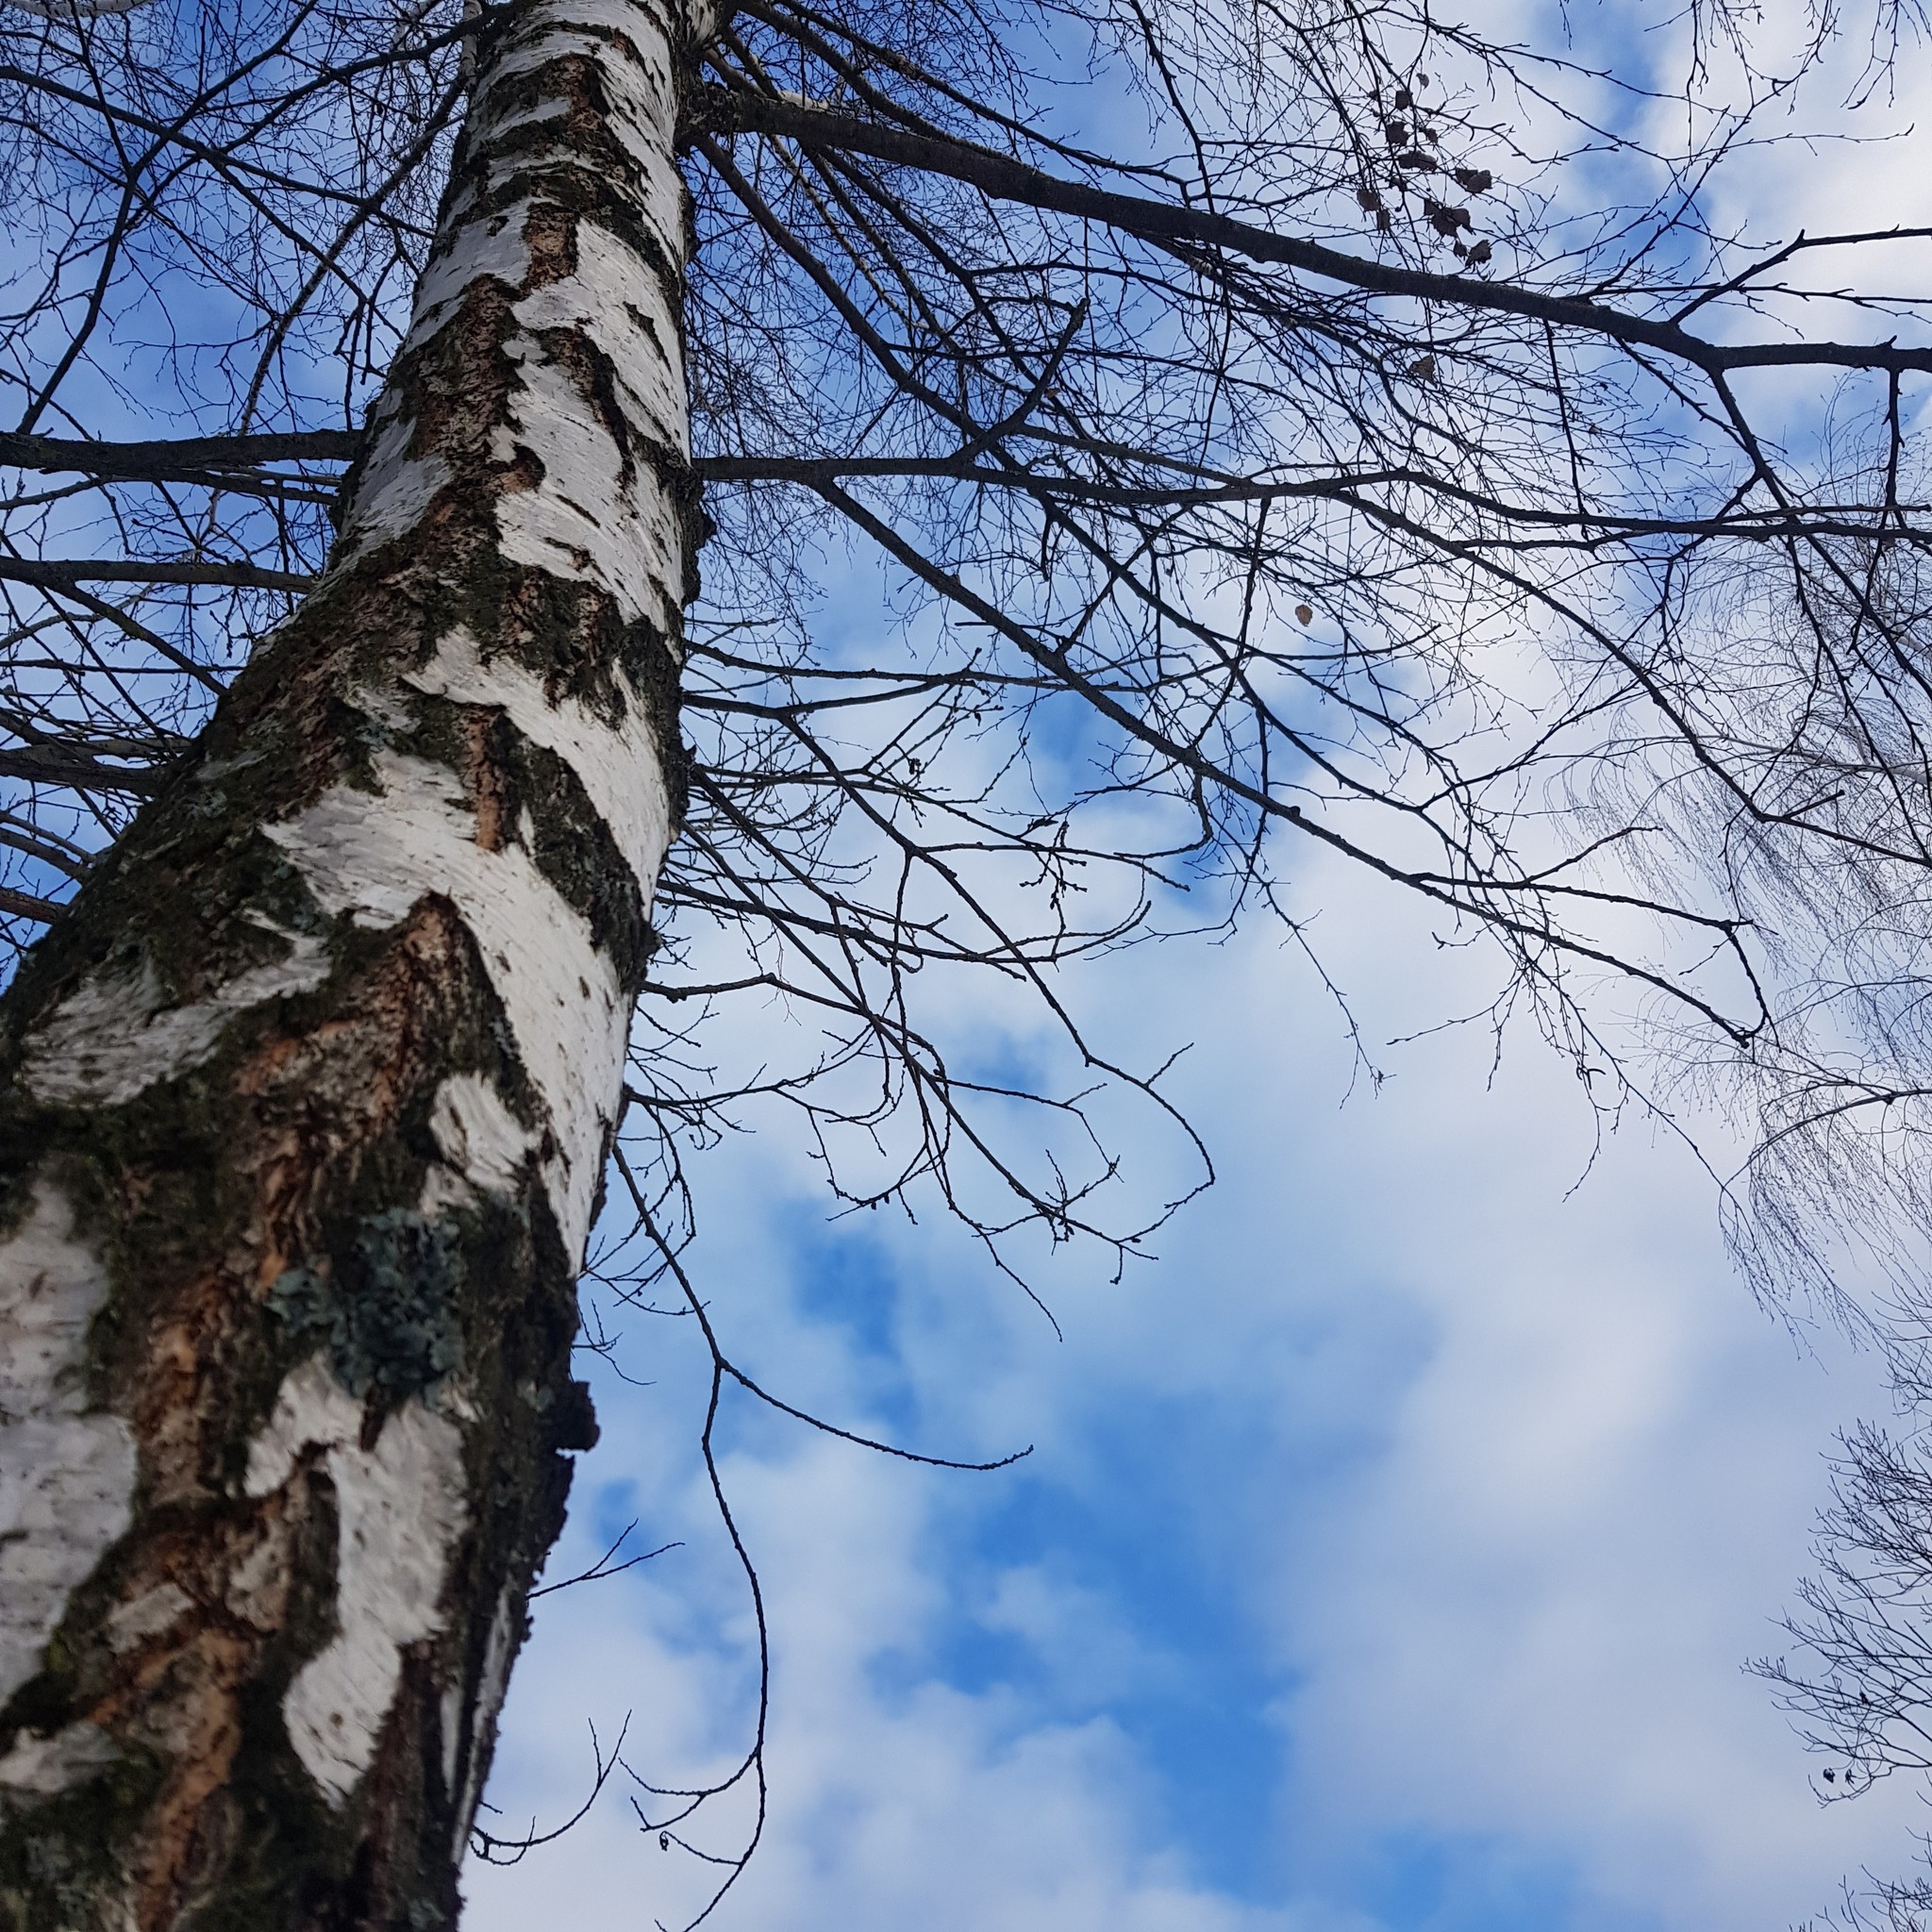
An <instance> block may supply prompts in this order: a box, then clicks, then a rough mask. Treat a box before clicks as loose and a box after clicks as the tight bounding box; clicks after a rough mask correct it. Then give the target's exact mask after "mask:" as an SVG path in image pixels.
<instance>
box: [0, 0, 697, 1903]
mask: <svg viewBox="0 0 1932 1932" xmlns="http://www.w3.org/2000/svg"><path fill="white" fill-rule="evenodd" d="M705 25H706V23H705V22H704V21H702V20H693V19H691V18H690V17H689V16H688V15H687V14H685V13H683V12H681V11H679V10H677V9H676V8H675V7H674V6H673V5H672V4H671V0H525V4H520V5H518V6H516V7H515V8H512V9H510V10H509V12H508V16H507V18H506V19H505V20H504V21H503V22H502V23H501V24H500V25H497V26H496V28H495V29H494V30H493V31H486V33H485V34H484V35H483V36H482V37H481V39H480V41H479V45H478V56H477V66H476V74H475V88H474V92H473V96H472V107H471V113H470V121H469V125H468V127H467V128H466V130H465V133H464V136H463V140H462V143H461V146H460V148H459V152H458V159H457V163H456V167H455V171H454V174H453V176H452V181H451V185H450V190H449V192H448V194H447V196H446V199H445V204H444V208H443V211H442V215H441V223H440V227H439V234H438V239H437V242H436V244H435V248H434V252H433V257H432V260H431V263H430V266H429V268H428V270H427V272H426V274H425V276H424V278H423V282H422V285H421V288H420V290H419V291H418V297H417V302H416V307H415V312H414V316H413V321H412V326H411V328H410V331H409V335H408V341H407V343H406V345H405V348H404V350H403V353H402V355H401V356H400V357H399V358H398V361H397V364H396V367H395V369H394V371H393V373H392V375H391V380H390V383H389V385H388V387H387V389H386V391H385V392H384V394H383V396H382V398H381V400H380V402H379V404H378V405H377V407H376V408H375V412H374V415H373V418H372V431H373V434H372V438H371V454H370V455H369V457H368V458H367V460H366V461H365V463H364V465H363V466H362V468H361V470H360V473H359V475H357V476H356V477H355V478H353V479H352V488H351V493H350V496H349V500H348V503H347V505H346V508H345V515H344V521H343V527H342V532H341V539H340V541H339V543H338V545H337V549H336V552H335V555H334V557H333V558H331V561H330V565H329V568H328V571H327V573H326V574H325V577H324V579H323V580H322V583H321V584H320V586H319V587H318V589H317V591H315V593H314V595H313V596H312V597H311V598H310V600H309V601H308V605H307V606H306V607H305V608H304V609H303V611H302V612H301V613H300V614H299V615H298V616H297V618H296V619H295V621H294V622H293V623H292V624H291V625H290V626H289V627H288V628H287V630H286V631H285V632H284V633H283V634H282V635H281V636H280V637H279V638H277V639H276V640H275V641H272V643H271V645H270V646H269V647H268V648H267V649H266V650H265V651H264V652H263V653H261V654H260V655H259V657H258V661H257V662H256V663H255V664H253V665H251V667H250V669H249V671H248V672H247V673H246V674H245V675H244V677H243V678H242V681H241V683H240V684H239V685H238V687H237V689H236V691H234V692H233V693H232V694H231V696H230V698H229V699H228V700H227V701H225V704H224V707H223V708H222V710H221V712H220V713H219V714H218V716H217V718H216V721H215V723H214V724H213V725H212V726H211V727H210V730H209V732H208V736H207V738H206V740H205V741H204V743H203V744H202V745H201V746H200V747H198V751H197V756H196V758H195V759H194V760H193V762H192V766H191V768H190V769H189V770H187V771H186V772H184V773H183V774H181V775H180V777H178V778H177V779H176V780H175V782H174V783H173V784H172V786H171V788H170V790H169V791H167V792H166V793H165V794H164V795H163V796H161V797H160V798H159V799H158V800H157V801H156V802H155V804H154V805H153V806H152V807H151V808H149V810H148V811H147V812H146V813H145V814H143V816H142V820H141V821H140V822H139V823H138V824H137V825H136V826H135V827H134V829H133V830H132V831H131V832H130V834H129V835H128V838H127V840H126V841H125V844H124V847H123V849H122V851H121V853H120V855H119V856H118V858H117V859H116V861H115V862H114V864H113V865H112V866H110V867H108V869H106V870H105V871H104V873H103V874H102V875H101V876H100V877H99V878H98V879H97V880H96V881H94V882H92V883H91V885H90V887H89V889H88V891H87V892H86V893H85V894H84V895H83V898H82V900H81V901H80V902H79V904H78V905H77V907H76V908H75V911H74V912H73V914H72V915H71V916H70V917H69V918H68V919H67V920H66V921H64V922H63V923H62V924H61V925H60V926H59V927H58V928H57V930H56V931H55V933H54V934H53V935H51V936H50V938H49V940H48V941H46V942H45V943H44V944H43V945H42V948H41V949H40V950H39V952H38V953H37V955H36V956H35V957H34V958H32V959H31V960H30V961H29V962H28V965H27V966H26V968H25V970H24V972H23V974H22V976H21V978H20V980H19V982H18V984H17V985H16V987H15V988H14V989H13V990H12V991H10V993H9V994H8V999H7V1001H6V1003H5V1007H4V1008H0V1023H4V1027H5V1033H4V1041H5V1050H6V1052H7V1055H8V1061H7V1065H8V1068H9V1069H10V1073H11V1083H10V1086H9V1087H8V1091H7V1093H6V1095H5V1097H4V1100H0V1178H4V1183H5V1188H6V1191H5V1194H4V1196H0V1341H6V1342H8V1343H9V1344H10V1352H9V1359H8V1364H7V1366H6V1367H5V1368H4V1369H0V1590H4V1591H5V1596H4V1599H0V1697H4V1698H6V1699H7V1700H8V1701H7V1702H6V1703H5V1705H4V1706H0V1925H7V1924H9V1923H10V1924H15V1925H19V1926H23V1927H25V1926H34V1927H39V1926H41V1925H46V1926H50V1927H51V1926H53V1925H56V1924H58V1925H61V1926H64V1927H72V1928H74V1932H91V1928H93V1927H102V1928H105V1927H108V1926H112V1927H115V1928H117V1932H120V1928H126V1927H139V1928H141V1932H152V1928H162V1927H175V1926H185V1925H186V1924H190V1923H199V1922H202V1921H204V1920H208V1919H214V1920H219V1921H220V1922H222V1923H231V1922H234V1923H240V1922H241V1918H245V1920H246V1923H248V1924H253V1925H260V1926H262V1927H264V1928H267V1927H279V1926H284V1925H287V1926H311V1925H312V1926H315V1927H318V1928H319V1927H321V1926H323V1925H327V1926H329V1927H331V1928H336V1927H345V1926H358V1927H359V1926H364V1925H367V1926H377V1925H381V1926H385V1927H387V1926H402V1925H405V1924H407V1925H408V1926H410V1927H412V1928H416V1932H421V1928H423V1927H425V1926H429V1925H434V1924H441V1923H448V1922H451V1921H453V1918H454V1915H455V1911H456V1908H457V1893H456V1887H455V1867H456V1862H457V1860H458V1858H459V1857H460V1854H461V1848H462V1845H463V1841H464V1839H465V1837H466V1834H467V1830H468V1825H469V1822H470V1813H471V1811H472V1809H473V1807H474V1806H475V1802H476V1798H477V1794H478V1791H479V1790H480V1786H481V1781H482V1778H483V1775H484V1774H485V1772H486V1771H487V1767H488V1759H489V1753H490V1748H491V1731H492V1728H493V1724H494V1719H495V1710H496V1707H497V1705H498V1704H499V1703H500V1699H501V1694H502V1688H503V1682H504V1678H505V1675H506V1674H507V1671H508V1664H509V1661H510V1658H511V1657H512V1656H513V1654H514V1651H515V1649H516V1646H517V1644H518V1642H519V1641H521V1636H522V1633H523V1629H524V1623H525V1611H524V1605H525V1595H526V1592H527V1590H528V1587H529V1582H530V1577H531V1574H532V1572H533V1570H534V1567H535V1565H536V1564H537V1563H538V1562H540V1561H541V1557H542V1555H543V1553H544V1551H545V1549H546V1548H547V1547H548V1544H549V1542H550V1541H551V1540H552V1539H553V1538H554V1535H555V1533H556V1530H557V1528H558V1525H559V1524H560V1522H561V1517H562V1498H563V1491H564V1488H565V1485H566V1484H567V1480H568V1475H567V1467H568V1466H567V1464H566V1463H565V1462H564V1461H563V1458H562V1457H561V1455H560V1454H559V1451H561V1450H564V1449H568V1448H572V1447H581V1446H584V1445H585V1444H586V1442H587V1441H588V1434H587V1431H588V1411H587V1407H586V1405H585V1402H584V1399H583V1397H582V1394H581V1391H580V1390H579V1389H578V1388H577V1387H576V1385H575V1384H573V1383H572V1382H571V1380H570V1377H569V1344H570V1338H571V1332H572V1327H573V1323H574V1307H573V1303H572V1299H571V1296H572V1286H573V1278H574V1276H575V1272H576V1270H577V1268H578V1267H579V1266H580V1265H581V1261H582V1257H583V1250H584V1243H585V1241H586V1238H587V1236H588V1234H589V1231H590V1227H591V1221H592V1219H593V1216H594V1212H595V1206H596V1201H597V1198H598V1190H599V1177H600V1174H601V1171H602V1168H603V1163H604V1160H605V1158H606V1154H607V1151H608V1140H609V1135H610V1132H611V1127H612V1124H613V1122H614V1120H615V1118H616V1113H617V1106H618V1099H619V1094H620V1091H621V1082H622V1074H623V1062H624V1053H625V1038H626V1029H627V1024H628V1019H629V1013H630V1008H631V1003H632V1000H633V998H634V995H635V991H636V989H637V986H638V984H639V983H640V981H641V974H642V970H643V962H644V959H645V957H646V955H647V953H648V950H649V947H650V944H651V940H650V933H649V926H648V915H649V909H650V903H651V895H652V891H653V888H654V885H655V882H656V879H657V874H658V866H659V864H660V862H661V860H662V858H663V855H664V852H665V849H666V846H667V845H668V843H669V841H670V840H671V839H672V837H673V836H674V835H675V826H676V821H677V816H678V810H679V798H680V788H679V782H678V770H677V749H676V746H677V741H676V726H675V683H676V675H677V668H678V634H679V633H678V625H679V616H680V612H681V609H682V607H683V604H684V601H685V598H686V595H687V592H688V589H689V579H690V577H691V556H692V554H693V550H694V543H695V538H694V534H693V533H694V527H695V515H694V510H693V507H692V506H693V492H692V491H691V471H690V464H689V447H688V425H687V418H686V408H685V385H684V372H683V368H682V361H681V298H682V276H683V267H684V258H683V250H684V245H685V240H684V238H685V233H686V218H685V205H684V192H683V188H682V185H681V183H680V181H679V177H678V175H677V170H676V166H675V156H674V140H675V131H676V114H677V104H678V75H679V73H680V68H681V64H682V63H683V62H685V61H686V60H687V58H688V51H689V48H690V46H691V43H692V42H693V39H694V37H695V36H696V35H697V34H699V33H701V32H702V31H704V30H705ZM237 1914H240V1915H241V1918H238V1917H237Z"/></svg>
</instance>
